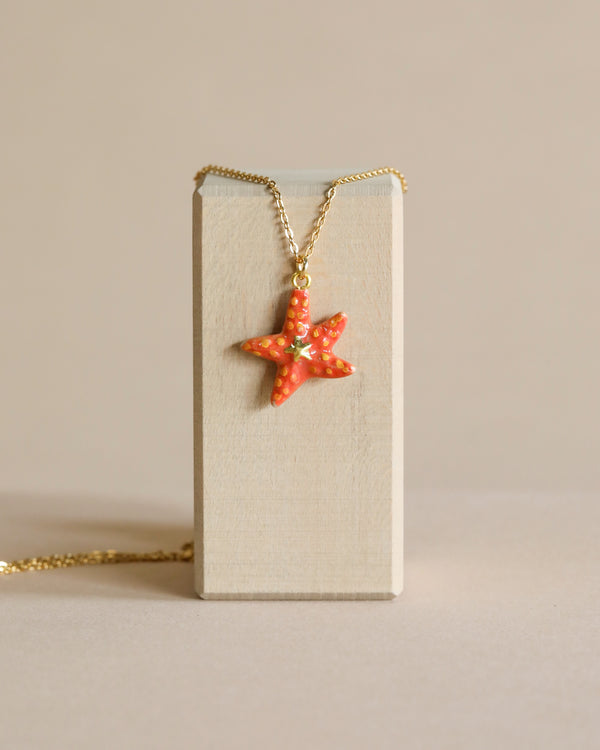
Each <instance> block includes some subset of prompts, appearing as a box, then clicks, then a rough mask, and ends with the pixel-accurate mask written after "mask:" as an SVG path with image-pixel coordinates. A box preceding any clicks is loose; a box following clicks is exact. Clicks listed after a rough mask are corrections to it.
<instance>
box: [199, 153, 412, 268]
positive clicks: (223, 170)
mask: <svg viewBox="0 0 600 750" xmlns="http://www.w3.org/2000/svg"><path fill="white" fill-rule="evenodd" d="M209 173H210V174H214V175H219V176H220V177H231V178H232V179H234V180H242V181H243V182H253V183H255V184H258V185H265V186H266V187H267V188H268V189H269V190H270V191H271V193H272V194H273V198H274V200H275V205H276V206H277V210H278V212H279V218H280V220H281V224H282V226H283V231H284V233H285V236H286V239H287V243H288V247H289V250H290V253H291V254H292V255H293V256H294V259H295V261H296V265H297V266H298V271H297V272H296V274H294V276H295V278H296V279H303V278H305V276H304V271H305V270H306V265H307V263H308V259H309V258H310V256H311V255H312V254H313V251H314V249H315V244H316V242H317V240H318V239H319V234H320V233H321V229H322V227H323V223H324V222H325V217H326V216H327V213H328V212H329V209H330V208H331V201H332V200H333V198H334V196H335V194H336V191H337V188H338V187H339V186H340V185H345V184H347V183H349V182H358V181H359V180H368V179H370V178H371V177H380V176H381V175H384V174H393V175H396V177H397V178H398V179H399V180H400V184H401V186H402V192H403V193H405V192H406V191H407V189H408V185H407V183H406V179H405V177H404V175H403V174H402V172H399V171H398V170H397V169H394V168H393V167H381V168H380V169H371V170H369V171H368V172H357V173H356V174H349V175H346V176H345V177H338V178H337V179H335V180H333V182H332V183H331V184H330V186H329V188H328V190H327V192H326V193H325V199H324V201H323V203H322V204H321V208H320V209H319V214H318V216H317V218H316V219H315V223H314V226H313V230H312V233H311V235H310V237H309V239H308V242H307V243H306V247H305V248H304V250H302V251H300V248H299V247H298V243H297V242H296V240H295V239H294V232H293V231H292V228H291V226H290V220H289V219H288V215H287V213H286V210H285V206H284V205H283V199H282V197H281V192H280V190H279V188H278V186H277V183H276V182H275V180H273V179H271V178H270V177H264V176H263V175H260V174H252V173H251V172H240V171H239V170H238V169H230V168H229V167H218V166H216V165H214V164H209V165H208V166H207V167H202V169H201V170H200V171H199V172H198V173H197V174H196V176H195V177H194V180H195V181H196V183H198V182H199V181H200V180H201V179H202V178H203V177H204V176H205V175H207V174H209Z"/></svg>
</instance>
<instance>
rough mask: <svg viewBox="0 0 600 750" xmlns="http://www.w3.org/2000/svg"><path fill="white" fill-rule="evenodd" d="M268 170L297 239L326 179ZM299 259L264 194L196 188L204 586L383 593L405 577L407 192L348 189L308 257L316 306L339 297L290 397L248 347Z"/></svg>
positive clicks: (214, 181)
mask: <svg viewBox="0 0 600 750" xmlns="http://www.w3.org/2000/svg"><path fill="white" fill-rule="evenodd" d="M352 171H353V170H348V172H346V171H344V170H335V171H333V170H331V171H288V172H278V171H277V170H270V171H268V172H267V174H269V176H272V177H273V178H274V179H275V180H276V181H277V183H278V184H279V186H280V189H281V192H282V195H283V199H284V203H285V205H286V208H287V212H288V216H289V219H290V223H291V225H292V227H293V229H294V232H295V236H296V239H297V240H298V242H299V244H301V242H302V240H303V238H304V237H306V236H307V234H308V233H309V232H310V230H311V228H312V224H313V221H314V218H315V216H316V214H317V212H318V209H319V206H320V204H321V202H322V199H323V194H324V192H325V190H326V188H327V183H328V182H329V181H330V180H331V179H333V178H335V177H337V176H339V175H340V174H346V173H349V172H352ZM293 270H294V264H293V262H292V258H291V256H290V254H289V252H288V250H287V246H286V244H285V242H284V240H283V235H282V231H281V228H280V223H279V218H278V215H277V212H276V209H275V206H274V203H273V199H272V196H271V194H270V192H269V191H268V190H267V189H266V188H265V187H264V186H262V185H252V184H248V183H244V182H238V181H235V180H231V179H226V178H221V177H215V176H212V175H208V176H207V177H206V178H205V180H204V182H203V183H202V184H201V185H200V186H199V187H198V188H197V190H196V191H195V193H194V280H193V284H194V444H195V446H194V454H195V455H194V462H195V509H196V520H195V553H196V555H195V566H196V569H195V576H196V590H197V592H198V594H199V596H201V597H202V598H204V599H389V598H391V597H393V596H396V595H397V594H398V593H400V591H401V589H402V575H403V571H402V559H403V520H402V512H403V377H402V376H403V247H402V191H401V187H400V183H399V182H398V180H397V179H396V178H395V177H392V176H389V175H386V176H382V177H377V178H373V179H371V180H365V181H364V182H358V183H353V184H348V185H343V186H341V187H340V188H338V191H337V194H336V197H335V199H334V201H333V203H332V206H331V210H330V212H329V214H328V216H327V219H326V221H325V224H324V227H323V230H322V232H321V236H320V239H319V242H318V243H317V245H316V247H315V251H314V255H313V257H312V258H311V262H310V267H309V272H310V273H311V275H312V286H311V288H310V295H311V299H310V304H311V317H312V321H313V323H319V322H321V321H322V320H324V319H325V318H327V317H331V316H333V315H335V313H337V312H339V311H343V312H345V313H346V314H347V315H348V323H347V326H346V330H345V331H344V333H343V335H342V336H341V337H340V338H339V340H338V341H337V343H336V345H335V350H334V351H335V353H337V354H338V355H339V356H340V357H343V358H344V359H347V360H349V361H350V362H351V363H352V364H353V365H355V367H356V372H355V373H354V374H352V375H350V376H348V377H345V378H340V379H336V380H329V379H320V378H313V379H311V380H309V381H307V382H306V383H305V384H304V385H303V386H302V387H301V388H300V389H299V390H298V391H296V393H294V394H293V395H292V396H291V397H290V398H289V399H288V400H287V401H286V402H285V403H284V404H283V405H281V406H280V407H277V408H274V407H272V406H271V404H270V394H271V389H272V387H273V380H274V377H275V369H276V367H275V365H274V364H273V363H272V362H268V361H266V360H264V359H260V358H258V357H252V356H249V355H248V353H247V352H244V351H242V350H241V349H240V344H241V343H242V342H243V341H245V340H246V339H248V338H251V337H254V336H260V335H263V334H264V335H267V334H272V333H278V332H279V331H281V330H282V327H283V323H284V317H285V314H286V307H287V302H288V299H289V295H290V292H291V286H290V276H291V273H292V272H293Z"/></svg>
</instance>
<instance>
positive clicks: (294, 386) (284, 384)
mask: <svg viewBox="0 0 600 750" xmlns="http://www.w3.org/2000/svg"><path fill="white" fill-rule="evenodd" d="M307 377H308V375H307V373H306V368H305V367H304V366H303V364H300V363H297V362H294V361H292V362H289V363H288V364H285V365H280V366H279V367H278V368H277V375H276V376H275V383H274V384H273V392H272V393H271V404H272V405H273V406H281V404H283V403H284V402H285V401H286V400H287V399H288V398H289V397H290V396H291V395H292V393H294V391H296V390H298V388H300V386H301V385H302V383H304V381H305V380H306V378H307Z"/></svg>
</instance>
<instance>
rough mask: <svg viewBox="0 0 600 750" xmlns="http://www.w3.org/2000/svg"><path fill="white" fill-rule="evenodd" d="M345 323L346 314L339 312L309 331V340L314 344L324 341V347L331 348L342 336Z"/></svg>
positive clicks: (346, 320) (346, 319)
mask: <svg viewBox="0 0 600 750" xmlns="http://www.w3.org/2000/svg"><path fill="white" fill-rule="evenodd" d="M347 322H348V316H347V315H346V313H343V312H339V313H337V315H334V316H333V317H332V318H329V319H328V320H325V321H324V322H323V323H320V324H319V325H318V326H313V328H311V331H310V336H311V339H312V340H313V341H314V342H315V343H322V342H323V340H324V339H325V340H326V341H327V343H326V344H324V346H333V344H335V342H336V341H337V340H338V338H339V337H340V336H341V335H342V333H343V331H344V328H345V327H346V323H347Z"/></svg>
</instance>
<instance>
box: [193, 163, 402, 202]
mask: <svg viewBox="0 0 600 750" xmlns="http://www.w3.org/2000/svg"><path fill="white" fill-rule="evenodd" d="M245 171H252V172H253V174H261V175H265V176H268V177H271V178H272V179H274V180H275V182H276V183H277V185H278V186H279V188H280V190H281V192H282V194H283V195H284V197H285V195H289V196H294V197H303V196H313V195H315V196H321V195H323V193H324V192H325V191H326V190H327V188H328V187H329V185H330V184H331V182H332V181H333V180H335V179H336V178H337V177H341V176H343V175H347V174H354V173H356V172H362V171H366V170H365V169H361V168H356V169H351V168H346V169H343V168H342V169H253V170H249V169H247V170H245ZM265 190H266V189H265V186H264V185H256V184H254V183H251V182H243V181H242V180H236V179H232V178H231V177H220V176H218V175H213V174H207V175H206V177H205V178H204V180H203V182H202V183H201V184H200V185H199V186H198V187H197V188H196V192H198V193H199V194H200V195H202V196H215V197H225V198H227V197H235V196H246V197H252V196H263V195H264V194H265ZM342 195H374V196H386V195H402V186H401V184H400V180H399V179H398V178H397V177H396V176H395V175H393V174H385V175H381V176H379V177H372V178H370V179H368V180H360V181H359V182H350V183H348V184H346V185H341V186H340V188H339V190H338V192H337V197H340V196H342Z"/></svg>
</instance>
